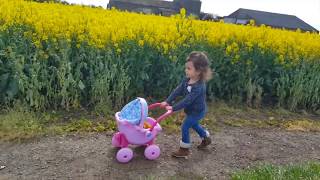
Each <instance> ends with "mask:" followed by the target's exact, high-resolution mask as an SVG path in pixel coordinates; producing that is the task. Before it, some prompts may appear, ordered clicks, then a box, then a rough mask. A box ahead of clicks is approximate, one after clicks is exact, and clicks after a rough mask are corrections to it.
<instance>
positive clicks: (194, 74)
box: [185, 61, 200, 80]
mask: <svg viewBox="0 0 320 180" xmlns="http://www.w3.org/2000/svg"><path fill="white" fill-rule="evenodd" d="M185 66H186V68H185V72H186V76H187V77H188V78H190V79H194V80H198V79H199V76H200V72H198V71H197V70H196V69H195V68H194V65H193V63H192V62H191V61H188V62H187V63H186V65H185Z"/></svg>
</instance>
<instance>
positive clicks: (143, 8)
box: [108, 0, 201, 16]
mask: <svg viewBox="0 0 320 180" xmlns="http://www.w3.org/2000/svg"><path fill="white" fill-rule="evenodd" d="M112 7H115V8H117V9H120V10H128V11H134V12H144V13H154V14H162V15H171V14H175V13H179V12H180V9H181V8H185V9H186V10H187V14H188V15H190V14H194V15H196V16H199V15H200V9H201V1H199V0H175V1H174V2H172V7H171V8H170V9H168V8H163V7H160V6H158V7H157V5H150V6H148V5H143V4H136V3H130V2H124V1H116V0H110V1H109V4H108V8H112Z"/></svg>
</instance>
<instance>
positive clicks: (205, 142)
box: [198, 137, 211, 149]
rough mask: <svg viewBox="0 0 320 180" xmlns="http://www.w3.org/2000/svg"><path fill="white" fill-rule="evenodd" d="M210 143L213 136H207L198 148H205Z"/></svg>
mask: <svg viewBox="0 0 320 180" xmlns="http://www.w3.org/2000/svg"><path fill="white" fill-rule="evenodd" d="M209 144H211V138H210V137H205V138H204V139H203V140H202V142H201V144H200V145H199V146H198V149H205V148H206V147H207V146H208V145H209Z"/></svg>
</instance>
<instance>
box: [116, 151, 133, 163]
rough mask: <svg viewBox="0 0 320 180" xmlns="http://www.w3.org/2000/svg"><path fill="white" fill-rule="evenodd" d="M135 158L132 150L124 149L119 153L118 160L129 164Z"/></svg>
mask: <svg viewBox="0 0 320 180" xmlns="http://www.w3.org/2000/svg"><path fill="white" fill-rule="evenodd" d="M132 158H133V151H132V150H131V149H130V148H122V149H120V150H119V151H118V152H117V160H118V161H119V162H121V163H127V162H129V161H130V160H131V159H132Z"/></svg>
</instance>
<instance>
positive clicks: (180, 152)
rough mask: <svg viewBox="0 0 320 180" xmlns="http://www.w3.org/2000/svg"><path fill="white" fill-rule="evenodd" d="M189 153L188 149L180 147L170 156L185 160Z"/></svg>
mask: <svg viewBox="0 0 320 180" xmlns="http://www.w3.org/2000/svg"><path fill="white" fill-rule="evenodd" d="M189 153H190V152H189V148H182V147H180V148H179V150H178V151H176V152H174V153H172V156H173V157H176V158H186V157H187V156H188V155H189Z"/></svg>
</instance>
